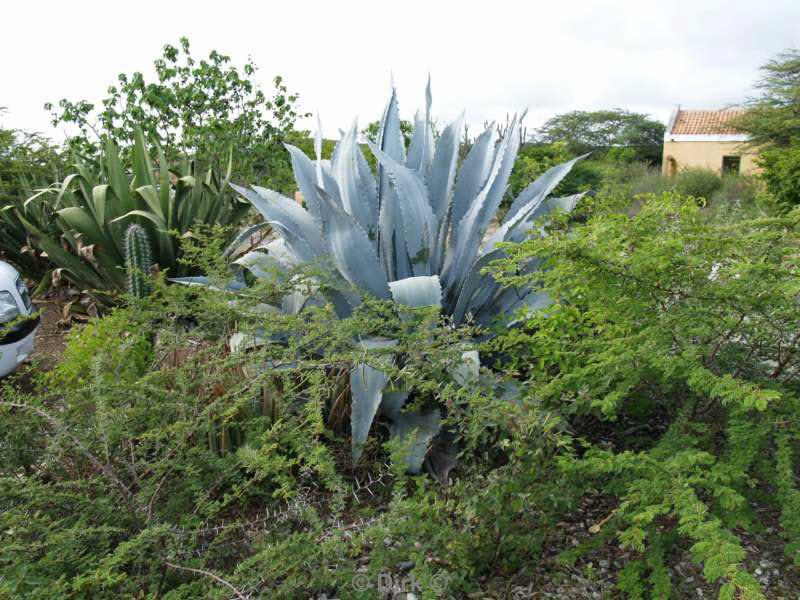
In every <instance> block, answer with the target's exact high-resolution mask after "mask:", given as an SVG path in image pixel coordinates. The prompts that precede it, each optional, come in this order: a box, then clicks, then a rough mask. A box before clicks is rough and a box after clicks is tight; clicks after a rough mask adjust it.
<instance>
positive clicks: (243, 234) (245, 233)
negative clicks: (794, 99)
mask: <svg viewBox="0 0 800 600" xmlns="http://www.w3.org/2000/svg"><path fill="white" fill-rule="evenodd" d="M265 227H269V223H256V224H255V225H250V226H249V227H245V228H244V229H242V230H241V231H240V232H239V233H237V234H236V237H234V238H233V240H231V243H230V244H228V246H227V247H226V248H225V250H224V251H223V252H222V256H223V257H225V258H228V257H229V256H232V255H233V254H235V253H236V250H238V249H239V246H241V245H242V244H243V243H244V242H245V240H247V239H248V238H249V237H250V236H252V235H255V234H256V233H258V232H259V231H261V230H262V229H264V228H265Z"/></svg>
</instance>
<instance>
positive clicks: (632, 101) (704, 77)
mask: <svg viewBox="0 0 800 600" xmlns="http://www.w3.org/2000/svg"><path fill="white" fill-rule="evenodd" d="M0 14H2V16H3V19H2V20H3V34H2V36H0V57H2V59H1V60H2V70H0V74H2V80H0V81H2V83H0V106H6V107H7V108H8V111H7V112H6V113H4V114H2V115H0V123H2V124H3V125H4V126H5V127H15V128H21V129H29V130H37V131H40V132H42V133H46V134H48V135H51V136H53V137H55V138H60V137H63V133H59V132H58V131H55V130H53V129H52V127H51V126H50V123H49V117H48V114H47V113H46V111H44V109H43V108H42V105H43V104H44V103H45V102H47V101H52V102H54V103H55V102H56V101H58V100H59V99H60V98H69V99H71V100H77V99H87V100H90V101H94V102H98V103H99V100H100V99H101V98H102V97H104V95H105V90H106V88H107V87H108V86H109V85H110V84H112V83H114V82H115V80H116V76H117V74H118V73H120V72H125V73H131V72H133V71H135V70H140V71H143V72H144V73H145V74H146V75H148V74H150V73H151V72H152V61H153V59H155V58H156V57H157V56H159V55H160V53H161V48H162V46H163V45H164V44H165V43H172V44H175V45H177V42H178V39H179V37H180V36H182V35H186V36H188V37H189V39H190V41H191V44H192V48H193V54H194V55H195V56H201V55H202V56H205V55H207V53H208V51H209V50H211V49H217V50H219V51H220V52H222V53H224V54H229V55H230V56H231V57H232V58H233V60H234V61H235V62H236V63H237V64H239V65H241V64H242V63H243V62H244V61H245V60H246V58H247V56H248V55H250V56H252V58H253V60H254V61H255V63H256V64H257V65H258V66H259V67H260V71H259V76H258V77H259V80H260V81H261V82H262V85H263V87H264V88H265V90H266V89H268V88H269V87H270V80H271V78H272V77H273V76H274V75H275V74H281V75H283V76H284V78H285V80H286V83H287V84H288V86H289V88H290V90H292V91H296V92H299V93H300V96H301V107H302V108H303V109H306V110H310V111H312V112H314V113H316V112H317V111H319V113H320V115H321V117H322V122H323V129H324V133H325V135H326V136H327V137H333V136H334V135H335V132H336V130H337V128H344V127H345V126H347V125H348V124H349V123H351V122H352V119H353V118H354V117H356V116H358V117H359V122H360V123H362V124H366V123H367V122H369V121H371V120H374V119H376V118H378V117H379V116H380V113H381V111H382V109H383V105H384V103H385V101H386V98H387V91H388V88H389V74H390V72H392V73H393V74H394V79H395V83H396V85H397V87H398V94H399V99H400V108H401V113H402V114H403V116H404V117H408V118H410V117H411V115H412V114H413V111H414V109H416V108H417V107H419V106H420V105H421V103H422V99H423V91H424V82H425V78H426V77H427V73H428V71H430V72H431V75H432V81H433V85H432V87H433V113H434V116H436V117H438V118H439V119H441V120H443V121H447V120H449V119H452V118H454V117H456V116H457V115H458V114H459V113H460V112H461V110H462V109H466V111H467V121H468V122H471V123H476V124H480V123H482V122H483V121H484V120H487V119H503V118H504V117H505V114H506V113H507V112H515V111H519V110H520V109H523V108H528V109H529V113H528V114H529V116H528V118H527V120H526V124H527V125H528V126H529V127H535V126H537V125H540V124H541V123H542V122H544V121H545V120H546V119H547V118H548V117H550V116H552V115H554V114H557V113H560V112H565V111H568V110H573V109H588V110H591V109H598V108H613V107H622V108H626V109H629V110H632V111H637V112H645V113H649V114H651V115H652V116H654V117H656V118H658V119H660V120H662V121H666V119H667V118H668V117H669V114H670V112H671V110H672V108H673V106H674V105H675V104H678V103H680V104H681V105H683V106H684V107H690V108H717V107H722V106H725V105H728V104H735V103H738V102H741V101H742V100H744V99H745V98H746V97H747V96H748V95H749V94H751V93H752V84H753V83H754V81H755V80H756V79H757V78H758V67H759V66H760V65H761V64H763V63H764V62H765V61H766V60H767V59H769V58H770V57H772V56H774V55H775V54H776V53H777V52H779V51H781V50H783V49H785V48H787V47H791V46H800V1H798V0H760V1H753V0H744V1H743V0H724V1H718V0H660V1H658V2H653V1H650V0H638V1H637V0H630V1H627V0H617V1H592V2H590V1H571V0H551V1H548V2H541V1H534V0H529V1H527V2H512V1H505V0H484V1H482V2H472V1H469V0H461V1H457V2H454V1H450V0H447V1H442V0H427V1H417V0H395V1H394V2H391V3H388V2H381V1H378V0H373V1H372V2H358V1H355V0H338V1H326V2H317V1H312V0H306V1H305V2H303V1H296V0H295V1H292V0H283V1H280V2H270V1H264V0H262V1H261V2H239V1H237V0H217V1H215V2H204V1H194V2H184V1H171V0H161V1H160V2H151V1H149V0H140V1H139V2H133V3H131V2H125V3H122V2H114V1H113V0H106V1H105V2H95V1H77V0H75V1H73V2H65V1H63V0H60V1H58V2H41V1H40V2H37V1H35V0H28V1H26V2H13V1H9V2H4V3H3V7H2V13H0ZM306 126H307V127H308V128H311V127H312V124H311V123H309V124H307V125H306Z"/></svg>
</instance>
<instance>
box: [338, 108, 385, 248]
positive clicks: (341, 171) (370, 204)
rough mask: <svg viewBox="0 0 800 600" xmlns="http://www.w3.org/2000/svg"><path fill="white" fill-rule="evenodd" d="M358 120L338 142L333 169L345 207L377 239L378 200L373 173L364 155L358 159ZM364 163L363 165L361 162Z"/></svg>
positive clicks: (370, 235)
mask: <svg viewBox="0 0 800 600" xmlns="http://www.w3.org/2000/svg"><path fill="white" fill-rule="evenodd" d="M359 155H360V151H359V148H358V124H357V122H355V121H354V122H353V125H352V127H351V128H350V130H349V131H348V132H347V133H345V135H344V136H343V137H342V139H341V141H340V142H339V144H338V145H337V146H336V153H335V154H334V157H333V160H332V161H331V166H332V171H333V175H334V178H335V179H336V183H337V184H338V186H339V193H340V195H341V200H342V208H343V209H344V211H345V212H346V213H348V214H349V215H351V216H352V217H353V218H355V220H356V222H358V224H359V225H361V227H363V228H364V230H365V231H366V232H367V234H368V235H369V237H370V239H371V240H376V234H377V232H376V228H377V223H378V200H377V193H376V192H375V187H374V185H375V184H374V179H373V178H372V173H370V172H369V168H368V167H367V165H366V161H365V160H364V157H363V156H361V158H360V160H359ZM362 163H363V165H362Z"/></svg>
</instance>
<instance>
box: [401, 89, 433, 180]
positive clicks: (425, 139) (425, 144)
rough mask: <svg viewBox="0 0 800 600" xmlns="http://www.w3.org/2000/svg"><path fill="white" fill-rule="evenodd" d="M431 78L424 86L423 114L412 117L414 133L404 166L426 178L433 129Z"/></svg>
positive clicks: (429, 165)
mask: <svg viewBox="0 0 800 600" xmlns="http://www.w3.org/2000/svg"><path fill="white" fill-rule="evenodd" d="M431 101H432V97H431V78H430V76H428V85H427V86H425V113H424V114H423V115H420V114H419V112H417V114H416V115H415V116H414V131H413V133H412V134H411V144H410V145H409V147H408V159H407V160H406V166H407V167H408V168H410V169H414V170H416V171H419V173H420V174H421V175H422V176H423V177H426V178H427V176H428V173H429V172H430V169H431V164H432V162H433V127H432V126H431Z"/></svg>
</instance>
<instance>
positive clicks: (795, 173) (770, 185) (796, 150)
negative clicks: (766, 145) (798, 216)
mask: <svg viewBox="0 0 800 600" xmlns="http://www.w3.org/2000/svg"><path fill="white" fill-rule="evenodd" d="M759 166H760V167H761V168H762V169H763V172H762V173H761V178H762V179H763V180H764V182H765V184H766V186H767V191H768V192H769V193H770V194H772V196H773V197H774V199H775V201H776V203H777V204H778V206H779V207H780V209H781V210H783V211H789V210H791V209H792V208H793V207H795V206H797V205H798V204H800V144H795V145H793V146H790V147H788V148H770V149H768V150H765V151H764V152H762V154H761V156H760V161H759Z"/></svg>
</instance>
